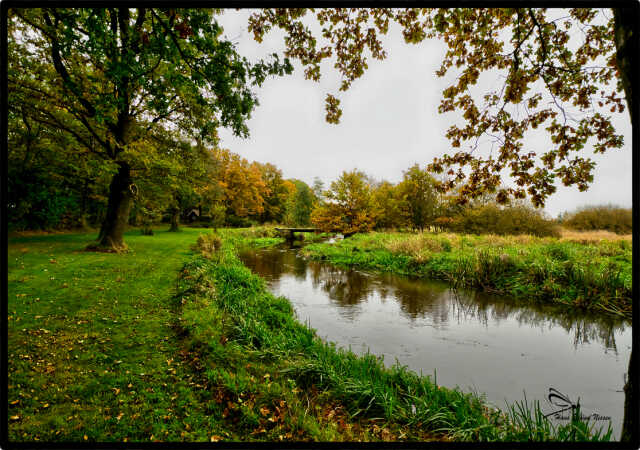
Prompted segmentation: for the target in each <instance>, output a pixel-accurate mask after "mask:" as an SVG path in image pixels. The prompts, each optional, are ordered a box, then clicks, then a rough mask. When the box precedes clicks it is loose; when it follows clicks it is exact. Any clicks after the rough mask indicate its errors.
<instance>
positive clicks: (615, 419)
mask: <svg viewBox="0 0 640 450" xmlns="http://www.w3.org/2000/svg"><path fill="white" fill-rule="evenodd" d="M240 257H241V259H242V261H243V262H244V263H245V264H246V265H247V266H248V267H249V268H250V269H251V270H252V271H253V272H254V273H256V274H258V275H260V276H261V277H263V278H264V279H265V280H266V281H267V283H268V286H269V289H270V290H271V292H273V293H274V294H275V295H278V296H280V295H281V296H284V297H286V298H287V299H289V300H290V302H291V303H292V304H293V306H294V308H295V311H296V315H297V317H298V319H299V320H300V321H301V322H309V323H310V324H311V326H312V327H313V328H315V329H316V330H317V333H318V335H319V336H320V337H322V338H324V339H326V340H327V341H333V342H335V343H336V344H337V345H339V346H342V347H345V348H350V349H351V350H352V351H354V352H356V353H360V354H362V353H365V352H367V351H370V352H371V353H374V354H377V355H380V356H383V357H384V362H385V363H386V364H387V365H392V364H394V363H395V362H396V360H397V361H398V362H399V363H400V364H402V365H406V366H408V367H409V368H410V369H412V370H414V371H416V372H418V373H422V374H424V375H431V376H433V375H434V373H435V375H436V377H437V382H438V384H440V385H444V386H448V387H456V386H459V387H460V388H461V389H462V390H464V391H476V392H477V393H480V394H482V393H484V394H486V399H487V401H489V402H490V403H493V404H494V405H496V406H498V407H501V408H504V407H505V400H506V401H508V402H509V403H512V402H514V401H517V400H522V399H523V398H524V395H523V392H526V397H527V400H539V401H540V404H541V408H542V410H543V411H544V412H545V413H546V412H549V413H551V412H553V411H555V410H558V409H560V408H558V407H557V406H554V405H552V404H551V403H549V401H548V399H547V396H548V394H549V388H555V389H557V390H558V391H560V392H561V393H562V394H564V395H566V396H568V397H569V399H570V400H571V401H573V402H574V403H575V402H576V401H577V400H578V398H579V399H580V404H581V406H582V410H583V412H584V414H585V415H586V414H594V413H595V414H598V415H599V416H608V417H610V418H611V424H612V427H613V430H614V436H616V437H617V436H619V433H620V429H621V426H622V415H623V405H624V393H623V391H622V387H623V385H624V377H625V374H626V370H627V367H628V364H629V355H630V352H631V323H630V322H628V321H622V320H616V319H611V318H601V317H597V316H594V315H586V314H579V313H577V312H572V313H570V314H568V313H562V312H559V311H558V310H557V309H555V308H551V307H543V306H531V305H525V304H522V303H519V302H518V301H517V300H515V299H510V298H505V297H499V296H492V295H488V294H484V293H480V292H477V291H458V292H454V291H453V290H451V289H449V287H448V285H447V284H445V283H441V282H437V281H432V280H424V279H413V278H409V277H403V276H397V275H392V274H373V273H366V272H363V271H360V270H353V269H341V268H338V267H335V266H333V265H330V264H326V263H319V262H315V261H307V260H305V259H304V258H302V257H301V256H299V255H298V252H297V250H296V249H289V248H286V247H277V248H269V249H261V250H253V251H247V252H244V253H242V254H241V255H240ZM597 424H598V425H600V424H605V427H606V425H607V424H608V421H602V420H601V421H598V422H597Z"/></svg>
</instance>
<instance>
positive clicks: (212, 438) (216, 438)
mask: <svg viewBox="0 0 640 450" xmlns="http://www.w3.org/2000/svg"><path fill="white" fill-rule="evenodd" d="M220 439H222V436H217V435H215V434H214V435H213V436H211V438H210V440H211V442H218V441H219V440H220Z"/></svg>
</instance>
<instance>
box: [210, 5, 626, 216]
mask: <svg viewBox="0 0 640 450" xmlns="http://www.w3.org/2000/svg"><path fill="white" fill-rule="evenodd" d="M248 17H249V11H248V10H241V11H236V10H228V11H226V12H225V13H224V14H223V15H221V16H219V22H220V24H221V25H222V26H223V27H224V34H225V35H226V36H227V37H228V38H230V39H232V40H233V41H234V42H236V43H237V49H238V51H239V53H240V54H241V55H243V56H246V57H247V58H248V59H249V60H252V61H255V60H256V59H259V58H267V55H269V54H272V53H274V52H277V53H278V54H280V55H282V53H283V50H284V43H283V38H282V37H283V33H281V32H280V31H279V30H274V31H271V32H270V33H268V34H267V35H266V36H265V39H264V41H263V43H261V44H258V43H257V42H255V41H254V40H253V38H252V35H251V34H250V33H249V32H248V31H247V24H248V21H247V18H248ZM382 41H383V44H384V48H385V49H386V51H387V58H386V59H385V60H383V61H378V60H374V59H372V58H369V59H368V64H369V69H368V70H367V71H366V72H365V74H364V75H363V76H362V77H361V78H360V79H358V80H356V81H355V82H354V83H353V85H352V87H351V88H350V89H349V91H347V92H346V93H343V92H340V93H339V94H340V95H339V98H340V99H341V106H342V110H343V114H342V117H341V120H340V124H338V125H333V124H328V123H326V122H325V119H324V116H325V110H324V98H325V95H326V94H327V93H329V92H330V93H333V94H336V93H338V87H339V84H340V79H339V77H338V75H337V71H336V70H335V69H334V68H333V67H332V63H326V62H325V63H323V65H322V69H323V70H322V78H321V81H320V82H319V83H316V82H313V81H309V80H305V79H304V74H303V71H302V70H301V66H300V65H299V64H297V63H296V62H294V67H295V70H294V73H293V74H292V75H289V76H284V77H277V78H270V79H268V80H267V81H266V82H265V83H264V84H263V85H262V87H260V88H256V91H255V92H256V94H257V96H258V100H259V101H260V106H258V107H257V108H256V109H255V110H254V112H253V115H252V118H251V119H250V120H249V122H248V126H249V130H250V133H251V136H250V137H249V138H248V139H241V138H237V137H235V136H233V134H232V133H231V132H230V131H228V130H222V132H221V133H220V136H221V138H222V143H221V145H222V146H223V147H225V148H228V149H229V150H231V151H233V152H235V153H238V154H240V155H241V156H242V157H244V158H246V159H248V160H249V161H259V162H263V163H264V162H270V163H273V164H275V165H276V166H277V167H279V168H280V169H281V170H282V172H283V176H284V177H285V178H297V179H300V180H303V181H305V182H306V183H308V184H309V185H311V183H312V182H313V179H314V177H315V176H317V177H319V178H320V179H321V180H322V181H323V182H324V183H325V186H326V187H328V185H329V183H330V182H331V181H333V180H335V179H336V178H337V177H338V176H339V175H340V174H341V173H342V171H343V170H352V169H355V168H357V169H359V170H362V171H364V172H365V173H366V174H368V175H370V176H372V177H374V178H375V179H378V180H381V179H384V180H388V181H391V182H394V183H395V182H398V181H400V180H401V178H402V172H403V170H406V169H408V168H409V167H410V166H412V165H413V164H415V163H419V164H420V166H421V167H424V166H425V164H427V163H429V162H431V161H432V160H433V158H434V157H436V156H441V155H443V154H445V153H447V151H449V153H453V152H452V151H451V147H450V143H449V140H448V139H446V137H445V133H446V130H447V128H449V126H450V125H451V124H452V123H456V122H457V123H461V122H460V121H459V118H460V113H459V112H453V113H448V114H446V115H443V114H439V113H438V105H439V102H440V98H441V94H442V90H443V89H444V88H446V87H447V86H448V83H447V82H448V81H450V78H449V79H443V78H438V77H437V76H436V75H435V71H436V70H437V69H438V68H439V66H440V62H441V60H442V58H443V57H444V54H445V51H446V48H445V45H444V44H443V43H441V42H439V41H437V40H425V41H423V42H422V43H420V44H418V45H409V44H406V43H405V42H404V40H403V38H402V35H401V34H400V30H399V27H397V26H396V27H394V26H391V27H390V30H389V33H388V34H387V35H386V36H384V37H383V39H382ZM498 82H500V81H499V80H498V79H497V78H496V77H495V75H492V74H486V75H484V76H483V78H481V79H480V83H479V89H480V91H481V90H482V89H484V90H490V89H491V88H492V87H495V85H496V83H498ZM480 91H479V92H480ZM614 126H615V127H616V130H617V131H618V132H620V133H622V134H623V135H624V139H625V146H624V147H623V148H621V149H616V150H611V151H609V152H608V154H607V155H605V156H602V155H595V154H593V152H592V148H591V147H587V150H586V152H585V153H584V154H585V156H586V155H588V156H591V157H592V159H593V160H594V161H595V162H596V163H597V166H596V169H595V173H594V181H593V183H592V185H591V187H590V188H589V190H587V191H586V192H579V191H578V189H577V188H575V187H564V186H562V185H561V184H560V183H557V187H558V190H557V191H556V193H555V194H553V195H552V196H551V197H550V198H549V199H548V200H547V204H546V207H545V210H546V211H547V212H548V213H549V214H550V215H551V216H553V217H555V216H557V214H558V213H560V212H562V211H567V210H574V209H575V208H576V207H577V206H583V205H589V204H603V203H613V204H616V205H620V206H624V207H631V172H632V167H631V124H630V122H629V116H628V113H627V111H625V112H624V113H623V114H618V115H616V116H615V117H614ZM548 143H549V140H548V138H547V135H546V132H545V131H544V130H542V131H536V133H533V134H531V135H527V140H526V141H525V145H526V148H527V149H531V150H537V151H544V150H545V149H547V148H548ZM463 145H464V144H463ZM487 145H488V144H487Z"/></svg>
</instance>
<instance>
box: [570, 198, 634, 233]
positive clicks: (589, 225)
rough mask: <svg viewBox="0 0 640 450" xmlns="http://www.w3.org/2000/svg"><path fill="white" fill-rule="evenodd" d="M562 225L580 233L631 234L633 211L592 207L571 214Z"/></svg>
mask: <svg viewBox="0 0 640 450" xmlns="http://www.w3.org/2000/svg"><path fill="white" fill-rule="evenodd" d="M562 224H563V225H564V226H566V227H567V228H571V229H574V230H579V231H589V230H607V231H612V232H614V233H618V234H629V233H631V231H632V229H633V226H632V216H631V209H630V208H628V209H625V208H619V207H616V206H612V205H603V206H591V207H585V208H582V209H579V210H577V211H575V212H573V213H569V214H568V215H567V216H566V217H565V219H564V220H563V222H562Z"/></svg>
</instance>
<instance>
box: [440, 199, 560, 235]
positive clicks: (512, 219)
mask: <svg viewBox="0 0 640 450" xmlns="http://www.w3.org/2000/svg"><path fill="white" fill-rule="evenodd" d="M447 228H448V229H450V230H452V231H457V232H462V233H471V234H486V233H493V234H532V235H534V236H555V237H559V236H560V230H559V229H558V227H557V225H556V224H555V223H554V221H553V220H551V219H547V218H546V217H544V215H543V213H542V212H541V211H538V210H535V209H533V208H531V207H528V206H524V205H516V206H508V207H501V206H499V205H496V204H492V203H490V204H488V205H482V206H475V207H470V208H466V209H464V210H462V211H461V212H460V213H458V214H457V215H456V216H454V217H453V221H451V222H450V223H449V224H448V226H447Z"/></svg>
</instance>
